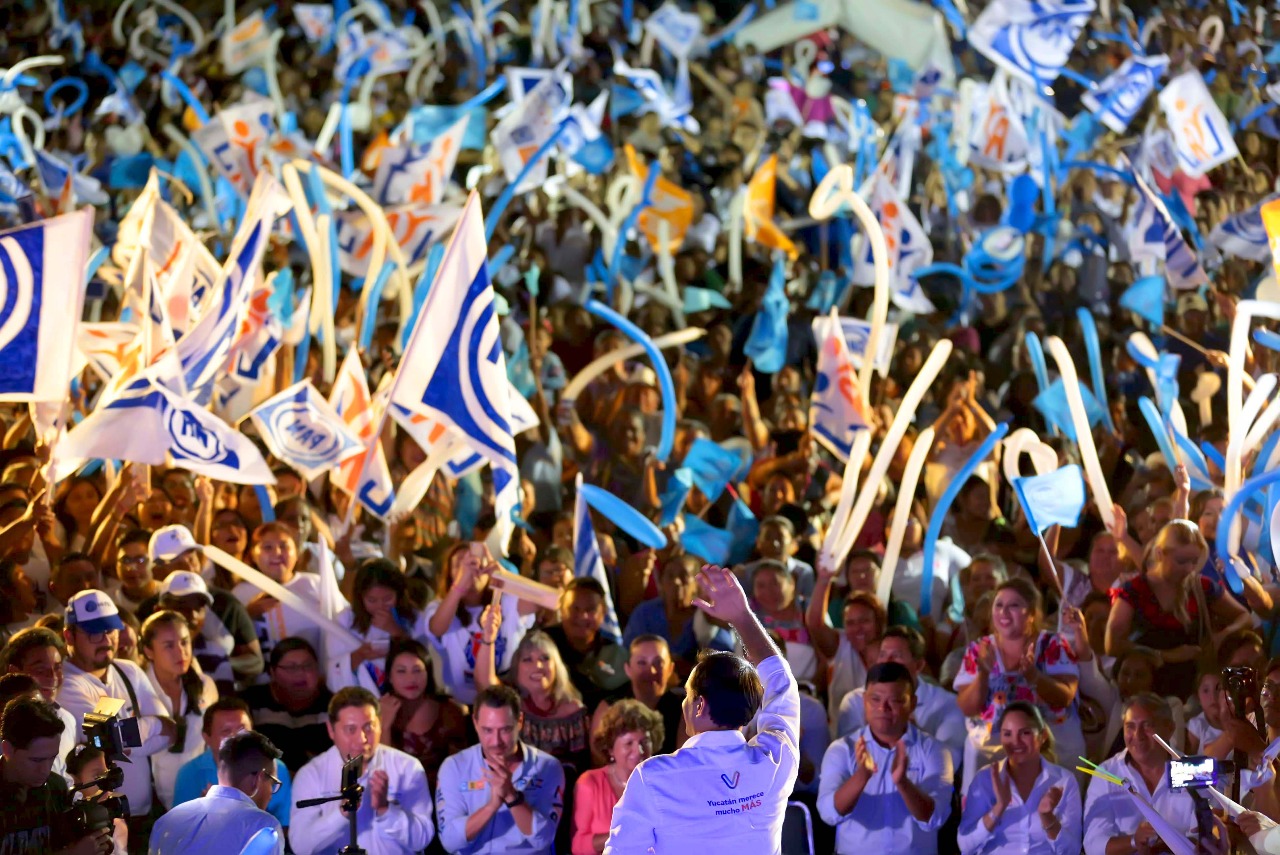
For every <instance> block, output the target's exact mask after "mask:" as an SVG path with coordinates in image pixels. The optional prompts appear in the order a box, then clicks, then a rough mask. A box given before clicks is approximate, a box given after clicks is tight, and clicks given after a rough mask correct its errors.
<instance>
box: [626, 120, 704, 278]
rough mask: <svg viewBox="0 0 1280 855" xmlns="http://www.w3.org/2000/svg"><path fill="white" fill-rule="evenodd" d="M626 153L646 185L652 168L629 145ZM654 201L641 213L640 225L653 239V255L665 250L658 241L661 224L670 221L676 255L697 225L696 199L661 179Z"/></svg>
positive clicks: (671, 249)
mask: <svg viewBox="0 0 1280 855" xmlns="http://www.w3.org/2000/svg"><path fill="white" fill-rule="evenodd" d="M626 151H627V163H628V164H629V165H630V167H631V171H632V172H634V173H635V174H636V175H637V176H638V177H639V178H640V183H641V184H643V183H644V182H645V181H647V180H648V179H649V169H648V167H646V166H645V164H644V162H643V161H642V160H640V156H639V155H638V154H636V150H635V148H633V147H632V146H629V145H628V146H627V147H626ZM652 201H653V204H652V205H650V206H649V207H647V208H645V209H644V210H643V211H641V212H640V217H639V219H638V221H637V225H638V226H639V227H640V231H641V232H643V233H644V236H645V237H646V238H648V239H649V245H650V246H651V247H653V251H654V252H658V251H659V250H660V249H661V244H660V243H659V239H658V222H659V221H660V220H666V221H667V225H668V227H669V229H670V232H669V234H670V247H669V250H670V251H671V253H672V254H675V253H676V252H678V251H679V249H680V247H681V246H682V245H683V244H684V235H685V232H687V231H689V226H691V225H692V224H693V197H692V196H690V195H689V193H688V192H687V191H685V190H684V189H683V188H681V187H680V186H679V185H678V184H674V183H672V182H671V181H668V180H667V179H665V178H659V179H658V180H657V181H656V182H655V183H654V185H653V200H652Z"/></svg>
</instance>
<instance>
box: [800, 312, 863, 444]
mask: <svg viewBox="0 0 1280 855" xmlns="http://www.w3.org/2000/svg"><path fill="white" fill-rule="evenodd" d="M821 321H822V323H821V324H819V321H818V320H817V319H815V321H814V330H815V335H816V337H817V340H818V347H819V348H820V349H819V351H818V376H817V379H816V380H815V381H814V384H813V395H812V396H810V398H809V431H810V432H811V433H812V434H813V438H814V439H816V440H818V442H820V443H822V444H823V445H824V446H826V447H827V449H828V450H830V452H831V453H832V454H834V455H835V456H836V457H837V458H838V459H839V460H840V461H841V462H842V463H843V462H845V461H847V460H848V459H849V454H850V452H851V450H852V448H853V438H854V436H855V435H856V434H857V432H858V431H860V430H866V429H867V418H866V413H865V406H866V401H865V399H864V398H863V395H862V393H861V391H860V390H859V389H858V374H857V371H856V369H855V368H854V367H853V360H852V359H851V358H850V355H849V345H848V344H847V343H846V342H845V337H844V331H843V330H842V329H841V328H840V318H839V316H837V315H836V310H835V309H832V310H831V315H830V317H828V318H823V319H821ZM819 327H820V328H821V331H820V332H818V330H819ZM864 349H865V348H864Z"/></svg>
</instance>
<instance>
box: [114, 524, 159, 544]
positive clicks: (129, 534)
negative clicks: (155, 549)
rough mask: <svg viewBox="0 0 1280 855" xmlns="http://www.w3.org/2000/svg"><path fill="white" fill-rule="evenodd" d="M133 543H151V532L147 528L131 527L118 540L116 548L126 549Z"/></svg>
mask: <svg viewBox="0 0 1280 855" xmlns="http://www.w3.org/2000/svg"><path fill="white" fill-rule="evenodd" d="M131 543H137V544H139V545H141V546H150V545H151V532H149V531H147V530H146V529H145V528H131V529H129V530H128V531H126V532H125V533H124V534H122V535H120V537H119V538H118V539H117V540H116V549H124V548H125V547H126V546H128V545H129V544H131Z"/></svg>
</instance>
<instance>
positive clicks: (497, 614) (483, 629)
mask: <svg viewBox="0 0 1280 855" xmlns="http://www.w3.org/2000/svg"><path fill="white" fill-rule="evenodd" d="M501 628H502V609H500V608H499V607H498V606H497V605H496V604H494V603H490V604H489V605H487V606H485V607H484V611H483V612H481V613H480V637H481V638H482V639H484V643H485V644H493V643H494V642H495V641H497V640H498V630H500V629H501Z"/></svg>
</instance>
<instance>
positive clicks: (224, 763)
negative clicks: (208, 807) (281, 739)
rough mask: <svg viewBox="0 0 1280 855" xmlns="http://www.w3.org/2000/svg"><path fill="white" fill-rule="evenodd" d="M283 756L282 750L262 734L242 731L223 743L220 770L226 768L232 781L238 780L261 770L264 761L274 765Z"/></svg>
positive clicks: (219, 761)
mask: <svg viewBox="0 0 1280 855" xmlns="http://www.w3.org/2000/svg"><path fill="white" fill-rule="evenodd" d="M283 756H284V755H283V753H282V752H281V751H280V749H279V748H276V747H275V745H273V744H272V742H271V740H270V739H267V738H266V737H265V736H263V735H262V734H261V733H258V732H257V731H256V730H242V731H240V732H239V733H237V734H234V735H233V736H228V737H227V738H226V739H224V740H223V741H222V745H221V747H219V748H218V768H219V769H222V768H226V769H227V771H229V772H230V773H231V779H232V780H238V779H240V778H242V777H244V776H245V775H252V774H254V773H256V772H258V771H259V770H261V769H262V761H263V760H270V761H271V762H272V764H273V765H274V763H275V761H276V760H279V759H280V758H281V757H283Z"/></svg>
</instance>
